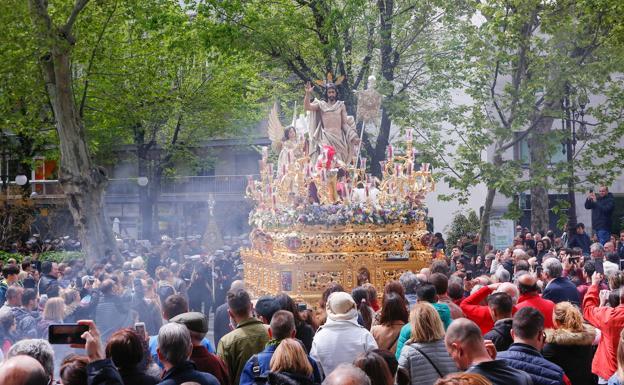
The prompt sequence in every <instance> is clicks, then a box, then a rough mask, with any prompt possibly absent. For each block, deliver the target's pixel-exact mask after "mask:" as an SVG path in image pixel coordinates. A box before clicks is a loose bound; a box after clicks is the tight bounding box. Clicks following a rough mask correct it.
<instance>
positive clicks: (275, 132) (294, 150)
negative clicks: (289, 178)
mask: <svg viewBox="0 0 624 385" xmlns="http://www.w3.org/2000/svg"><path fill="white" fill-rule="evenodd" d="M277 109H278V107H277V102H275V104H274V105H273V108H272V109H271V113H270V114H269V122H268V131H269V139H271V147H272V148H273V150H274V151H275V152H279V156H278V158H277V172H278V174H284V173H285V170H286V168H287V166H288V165H289V164H290V163H291V162H294V161H295V160H296V159H298V158H301V157H302V156H303V146H302V143H300V141H299V138H298V137H297V129H296V128H295V124H296V123H297V122H298V119H296V118H295V117H296V109H297V107H296V106H295V112H294V115H293V124H291V125H288V126H287V127H286V128H284V127H283V126H282V123H281V122H280V119H279V115H278V113H277ZM300 119H301V118H300Z"/></svg>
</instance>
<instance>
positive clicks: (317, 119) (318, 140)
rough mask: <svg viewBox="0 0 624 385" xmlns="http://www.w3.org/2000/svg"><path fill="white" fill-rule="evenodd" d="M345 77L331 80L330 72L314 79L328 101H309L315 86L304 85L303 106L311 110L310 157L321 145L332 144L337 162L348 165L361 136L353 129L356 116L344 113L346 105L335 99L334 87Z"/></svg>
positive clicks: (309, 120) (308, 83)
mask: <svg viewBox="0 0 624 385" xmlns="http://www.w3.org/2000/svg"><path fill="white" fill-rule="evenodd" d="M343 79H344V77H342V76H340V77H338V78H337V79H336V82H335V83H334V82H332V76H331V74H328V75H327V81H325V82H323V81H317V84H319V85H321V86H322V87H323V88H324V89H325V95H326V97H327V100H318V99H314V100H313V101H310V95H311V94H312V90H313V89H314V87H313V86H312V84H311V83H310V82H307V83H306V85H305V97H304V99H303V107H304V108H305V109H306V110H307V111H310V117H309V119H308V127H309V135H310V147H309V152H310V155H311V156H314V155H315V154H319V152H320V149H321V148H322V146H324V145H327V146H332V147H333V148H334V150H335V151H336V160H337V161H338V163H339V164H341V163H344V165H348V164H350V163H352V162H353V158H354V156H355V155H356V153H355V152H356V151H355V147H356V146H357V145H358V144H359V143H360V139H359V138H358V135H357V133H356V130H355V119H353V116H348V115H347V108H346V107H345V104H344V102H343V101H341V100H337V97H338V92H337V90H336V86H337V85H339V84H340V83H341V82H342V80H343Z"/></svg>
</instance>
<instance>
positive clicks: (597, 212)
mask: <svg viewBox="0 0 624 385" xmlns="http://www.w3.org/2000/svg"><path fill="white" fill-rule="evenodd" d="M585 208H586V209H587V210H591V211H592V229H593V230H594V232H595V233H596V235H597V236H598V241H599V242H600V243H601V244H603V245H604V244H605V243H606V242H608V241H609V238H610V237H611V224H612V219H611V217H612V216H613V209H614V208H615V199H614V198H613V194H611V193H610V192H609V188H608V187H607V186H600V188H599V189H598V196H596V193H594V192H593V191H592V192H590V193H589V194H587V199H586V200H585Z"/></svg>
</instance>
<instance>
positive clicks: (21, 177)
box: [15, 174, 28, 186]
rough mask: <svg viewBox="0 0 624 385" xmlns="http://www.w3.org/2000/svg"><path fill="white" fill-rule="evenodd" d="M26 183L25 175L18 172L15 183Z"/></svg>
mask: <svg viewBox="0 0 624 385" xmlns="http://www.w3.org/2000/svg"><path fill="white" fill-rule="evenodd" d="M26 183H28V177H27V176H26V175H24V174H20V175H18V176H16V177H15V184H17V185H18V186H24V185H25V184H26Z"/></svg>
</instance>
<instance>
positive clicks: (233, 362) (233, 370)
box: [217, 290, 269, 384]
mask: <svg viewBox="0 0 624 385" xmlns="http://www.w3.org/2000/svg"><path fill="white" fill-rule="evenodd" d="M227 304H228V313H229V315H230V318H231V319H232V321H233V322H234V323H235V324H236V328H235V329H234V330H232V331H231V332H229V333H228V334H226V335H225V336H223V338H221V341H219V345H218V346H217V354H218V355H219V357H221V358H222V359H223V361H225V363H226V365H227V366H228V369H229V371H230V375H231V376H232V377H233V379H234V381H233V383H234V384H238V383H239V380H240V376H241V372H242V371H243V367H244V366H245V363H246V362H247V360H248V359H249V358H250V357H251V356H253V355H254V354H256V353H259V352H261V351H262V349H264V345H265V344H266V343H267V342H269V333H268V332H267V328H266V325H264V324H263V323H262V321H260V320H258V319H256V318H254V317H252V314H251V310H252V303H251V299H250V298H249V294H248V293H247V292H246V291H245V290H237V291H230V292H228V295H227Z"/></svg>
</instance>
